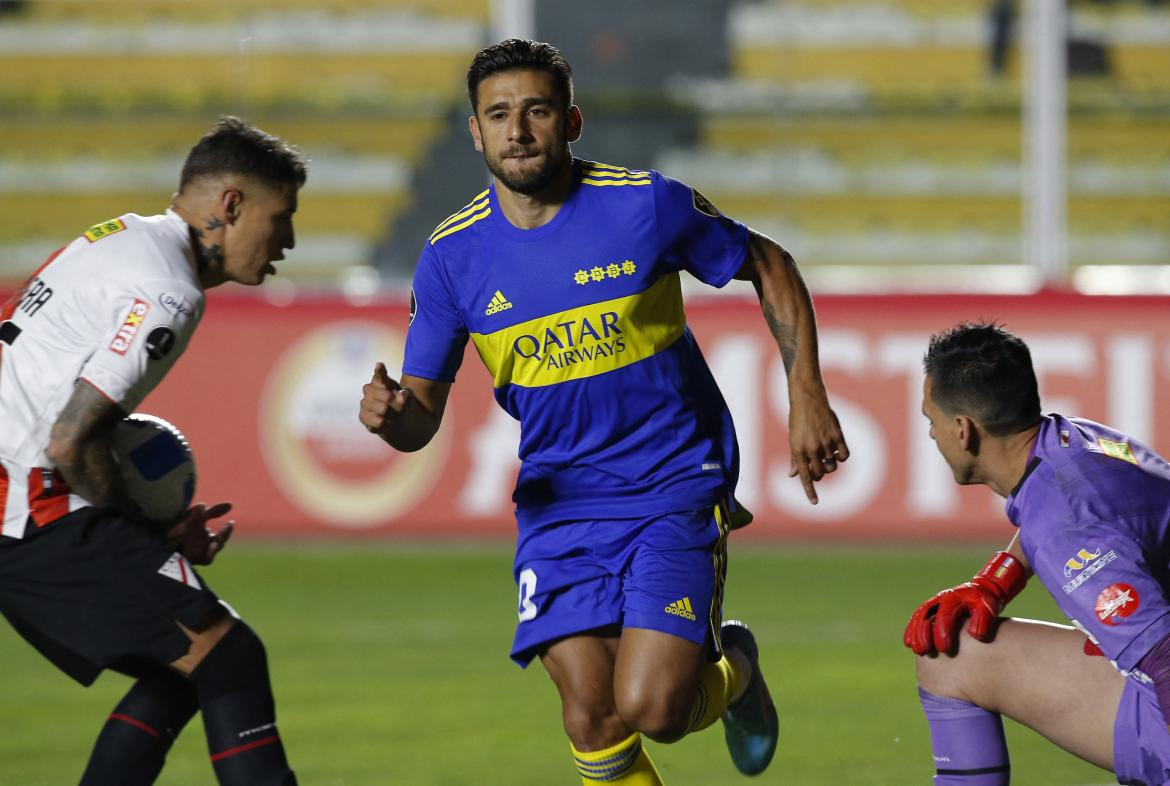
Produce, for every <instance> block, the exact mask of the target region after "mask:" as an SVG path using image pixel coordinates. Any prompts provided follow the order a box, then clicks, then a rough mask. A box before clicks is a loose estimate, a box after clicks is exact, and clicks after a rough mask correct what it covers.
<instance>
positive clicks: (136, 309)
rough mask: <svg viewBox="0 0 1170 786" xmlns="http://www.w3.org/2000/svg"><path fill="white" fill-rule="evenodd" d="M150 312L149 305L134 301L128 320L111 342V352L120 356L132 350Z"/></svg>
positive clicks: (127, 315) (123, 321)
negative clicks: (135, 338) (132, 345)
mask: <svg viewBox="0 0 1170 786" xmlns="http://www.w3.org/2000/svg"><path fill="white" fill-rule="evenodd" d="M149 311H150V304H149V303H147V302H146V301H145V300H141V299H139V298H135V299H134V305H133V306H131V307H130V311H129V312H128V313H127V314H126V318H125V319H124V320H122V326H121V327H120V328H118V333H117V335H115V336H114V340H113V341H111V342H110V350H111V351H113V352H116V353H117V354H119V355H125V354H126V350H128V349H130V345H131V344H133V343H134V337H135V336H137V335H138V331H139V330H140V329H141V328H142V322H143V320H145V319H146V315H147V313H149Z"/></svg>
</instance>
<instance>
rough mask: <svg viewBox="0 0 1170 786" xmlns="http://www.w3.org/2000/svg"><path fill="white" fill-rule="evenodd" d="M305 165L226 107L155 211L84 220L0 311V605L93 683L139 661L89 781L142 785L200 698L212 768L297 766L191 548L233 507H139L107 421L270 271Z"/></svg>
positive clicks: (217, 537) (225, 780)
mask: <svg viewBox="0 0 1170 786" xmlns="http://www.w3.org/2000/svg"><path fill="white" fill-rule="evenodd" d="M305 176H306V170H305V160H304V158H303V156H302V155H301V154H300V153H299V152H298V151H297V150H296V149H295V148H292V147H290V146H289V145H287V144H286V143H284V142H283V141H282V140H280V139H278V138H276V137H273V136H271V135H269V134H266V133H265V132H263V131H261V130H259V129H257V128H256V127H254V126H251V125H249V124H247V123H245V122H243V121H241V120H239V119H237V118H234V117H225V118H222V119H221V120H220V121H219V123H218V124H217V125H216V126H215V127H214V128H213V129H212V130H211V131H209V132H208V133H207V134H206V135H204V137H203V138H202V139H201V140H200V141H199V142H198V143H197V144H196V145H195V146H194V147H193V148H192V149H191V151H190V153H189V155H188V157H187V160H186V162H185V164H184V167H183V171H182V173H181V175H180V184H179V191H178V192H177V193H176V194H175V196H174V198H173V201H172V204H171V207H170V208H169V209H168V210H167V211H166V212H165V213H163V214H161V215H156V216H149V217H143V216H138V215H135V214H133V213H129V214H126V215H122V216H119V217H118V218H114V219H110V220H108V221H105V222H103V223H101V224H97V225H95V226H93V227H91V228H90V229H89V230H88V231H86V232H85V233H83V234H82V235H81V236H80V237H78V238H77V239H76V240H74V241H73V242H71V243H70V244H69V245H67V246H65V247H64V248H63V249H61V250H59V251H57V252H56V253H54V254H53V255H52V256H50V257H49V259H48V261H46V262H45V263H44V264H43V265H42V266H41V267H40V268H39V269H38V270H37V271H36V272H35V273H34V274H33V275H32V276H31V277H30V278H29V279H28V281H27V282H26V283H25V285H24V286H23V287H22V288H21V290H20V291H19V292H18V293H17V294H16V295H15V296H14V297H13V298H12V299H11V300H9V301H8V303H6V304H5V305H4V306H3V308H0V507H2V510H3V515H2V519H0V612H2V613H3V614H4V616H5V617H6V618H7V619H8V620H9V622H10V623H11V624H12V626H13V627H14V628H15V629H16V630H17V631H18V632H19V633H20V634H21V635H22V636H24V638H25V639H27V640H28V641H29V643H30V644H32V645H33V646H34V647H36V648H37V649H38V650H39V651H40V652H41V653H42V654H43V655H44V656H45V657H46V658H48V659H49V660H51V661H52V662H53V663H54V664H56V665H57V666H58V667H60V668H61V669H62V670H63V671H65V672H66V673H67V674H69V675H70V676H71V677H73V678H74V679H76V680H77V681H79V682H81V683H82V684H84V685H89V684H90V683H92V682H93V681H94V679H96V678H97V676H98V674H99V673H100V672H101V671H102V670H103V669H106V668H110V669H114V670H117V671H121V672H124V673H126V674H129V675H131V676H133V677H136V678H137V681H136V682H135V683H134V685H133V687H132V688H131V689H130V691H129V693H128V694H127V695H126V697H125V698H124V699H123V700H122V702H121V703H120V704H119V705H118V707H117V708H115V710H114V712H113V713H112V714H111V715H110V717H109V720H108V721H107V723H106V725H105V727H104V728H103V729H102V732H101V734H100V736H99V737H98V741H97V744H96V745H95V747H94V750H93V753H92V754H91V757H90V761H89V764H88V766H87V768H86V770H85V773H84V775H83V776H82V780H81V782H82V784H83V786H104V785H106V784H110V785H111V786H112V785H113V784H117V785H118V786H137V785H138V784H143V785H145V784H150V783H153V782H154V780H155V778H156V777H157V775H158V773H159V771H160V770H161V769H162V766H163V763H164V760H165V756H166V753H167V750H168V749H169V747H170V744H171V742H173V740H174V738H175V736H176V735H177V734H178V733H179V731H180V730H181V729H182V728H183V726H184V725H185V724H186V722H187V721H188V720H189V719H190V718H191V717H192V716H193V715H194V713H195V712H196V711H197V710H202V712H203V719H204V726H205V728H206V731H207V739H208V745H209V748H210V751H211V760H212V762H213V766H214V769H215V773H216V777H217V778H218V780H219V783H220V784H225V785H227V784H230V785H232V786H236V785H238V786H244V784H249V785H250V786H251V785H256V784H272V785H273V786H277V785H279V786H288V784H295V782H296V779H295V776H294V775H293V772H292V770H291V769H290V768H289V765H288V762H287V759H286V758H285V754H284V749H283V746H282V744H281V742H280V737H279V735H278V734H277V732H276V722H275V705H274V702H273V699H272V691H271V687H270V684H269V679H268V671H267V661H266V656H265V653H264V648H263V645H262V643H261V642H260V639H259V638H258V637H257V636H256V634H255V633H254V632H253V631H252V629H251V628H250V627H248V625H247V624H245V623H244V622H243V621H241V620H239V619H238V618H236V617H235V615H234V614H233V613H231V612H230V609H229V608H228V607H227V606H226V605H225V604H222V603H221V602H220V601H219V599H218V598H217V597H216V595H215V594H214V593H213V592H212V591H211V590H210V589H209V588H207V586H206V585H205V584H204V583H203V581H202V579H201V577H199V576H198V574H196V573H195V572H194V570H191V569H190V565H189V564H188V563H191V562H193V563H196V564H207V563H209V562H211V560H212V558H213V557H214V556H215V554H216V553H217V552H218V551H219V550H220V549H221V548H222V547H223V545H224V543H225V542H226V540H227V538H228V536H229V535H230V534H231V531H232V526H233V523H232V522H227V523H226V524H224V525H223V526H222V527H221V528H220V529H219V530H218V531H215V532H213V531H212V530H211V529H209V528H208V526H207V524H208V522H209V521H210V520H211V519H215V518H218V517H221V516H223V515H224V514H226V513H227V511H228V510H229V509H230V505H228V504H226V503H222V504H219V505H214V506H212V507H210V508H207V507H205V506H203V505H196V506H195V507H193V508H192V509H191V510H190V511H188V512H187V513H186V514H185V515H184V516H183V517H182V519H181V520H180V521H178V522H170V523H168V524H167V525H165V526H162V527H159V526H158V525H157V524H151V523H148V522H146V521H145V519H144V518H143V517H142V515H141V513H140V512H139V511H138V509H137V507H136V506H135V504H134V503H133V502H132V501H131V500H130V498H129V497H128V495H127V493H126V489H125V486H124V484H123V483H122V481H121V479H120V475H119V473H118V470H117V466H116V462H115V460H114V458H113V455H112V452H111V450H110V436H111V434H112V431H113V429H114V427H115V425H116V424H117V423H118V422H119V421H120V420H122V419H123V418H124V417H125V416H126V414H127V413H129V412H132V411H134V409H135V408H136V407H137V406H138V404H139V403H140V402H141V401H142V399H143V398H144V397H145V396H146V395H147V394H148V393H149V392H150V391H151V390H152V389H154V387H155V386H157V385H158V383H159V382H160V381H161V380H162V379H163V377H164V376H166V374H167V372H168V371H169V370H170V369H171V367H172V366H173V364H174V363H175V361H176V360H177V359H178V357H179V356H180V355H181V354H182V353H183V350H184V349H185V348H186V346H187V343H188V341H189V340H190V338H191V335H192V333H193V332H194V330H195V328H196V326H197V325H198V324H199V320H200V317H201V316H202V314H203V305H204V292H205V290H207V289H209V288H211V287H214V286H217V285H219V284H222V283H224V282H227V281H235V282H238V283H241V284H249V285H255V284H260V283H261V282H262V281H263V280H264V278H265V276H266V275H268V274H270V273H273V272H275V268H274V267H273V265H272V263H273V262H274V261H278V260H280V259H283V256H284V251H285V250H286V249H290V248H292V247H293V245H294V242H295V238H294V233H293V213H294V212H295V211H296V207H297V193H298V191H299V189H300V187H301V186H302V185H303V184H304V182H305ZM176 561H179V562H180V563H182V567H183V570H180V571H176V570H174V569H173V565H174V564H175V563H176ZM168 567H171V568H172V569H168Z"/></svg>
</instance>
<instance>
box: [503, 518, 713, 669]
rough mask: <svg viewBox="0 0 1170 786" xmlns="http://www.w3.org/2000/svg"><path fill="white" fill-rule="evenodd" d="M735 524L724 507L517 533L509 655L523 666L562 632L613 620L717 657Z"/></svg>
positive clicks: (565, 524)
mask: <svg viewBox="0 0 1170 786" xmlns="http://www.w3.org/2000/svg"><path fill="white" fill-rule="evenodd" d="M729 531H730V527H729V516H728V514H727V509H726V507H725V506H723V505H718V506H711V507H707V508H703V509H701V510H688V511H681V512H672V513H665V514H662V515H659V516H653V517H650V518H644V519H604V520H577V521H566V522H560V523H557V524H554V525H550V526H545V527H540V528H533V529H531V530H529V531H527V532H524V533H521V536H520V540H519V543H518V545H517V548H516V561H515V564H514V566H513V571H514V573H513V575H514V577H515V579H516V586H517V588H518V589H519V606H518V613H519V619H520V621H519V624H518V625H517V627H516V637H515V639H514V640H513V643H512V659H513V660H514V661H516V663H518V664H519V665H520V666H527V665H528V663H529V662H530V661H531V660H532V658H533V657H534V656H536V655H537V654H539V653H540V652H541V651H543V650H544V649H545V648H547V647H548V646H549V645H550V644H552V643H554V642H555V641H557V640H559V639H563V638H566V637H568V636H572V635H575V634H581V633H586V632H589V631H595V630H598V629H601V628H612V627H614V626H620V627H621V628H647V629H649V630H657V631H662V632H663V633H669V634H671V635H672V636H679V637H680V638H684V639H687V640H688V641H693V642H695V643H696V644H699V645H700V646H703V645H705V646H707V647H709V648H710V650H709V654H710V655H711V656H712V657H714V658H718V656H719V655H720V651H719V624H720V622H721V618H722V604H723V582H724V580H725V578H726V576H727V533H728V532H729Z"/></svg>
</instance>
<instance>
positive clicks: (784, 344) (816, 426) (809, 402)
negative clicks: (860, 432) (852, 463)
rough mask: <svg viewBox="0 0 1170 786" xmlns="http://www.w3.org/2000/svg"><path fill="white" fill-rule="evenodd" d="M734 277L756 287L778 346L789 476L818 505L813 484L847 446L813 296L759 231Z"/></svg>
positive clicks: (792, 266)
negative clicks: (833, 403)
mask: <svg viewBox="0 0 1170 786" xmlns="http://www.w3.org/2000/svg"><path fill="white" fill-rule="evenodd" d="M735 277H736V278H738V279H740V280H743V281H750V282H752V285H753V286H754V287H755V288H756V294H757V295H758V296H759V298H760V307H761V309H762V310H763V312H764V319H765V321H766V322H767V323H768V329H769V330H770V331H771V333H772V337H773V338H774V339H775V340H776V345H777V347H779V349H780V357H781V358H782V359H783V361H784V370H785V372H786V373H787V375H788V398H789V403H790V414H789V421H788V429H789V432H788V433H789V442H790V445H791V449H792V470H791V472H790V473H789V475H790V477H795V476H798V475H799V476H800V482H801V484H802V485H803V486H804V491H805V494H806V495H807V496H808V499H809V501H810V502H812V503H813V504H816V502H817V494H816V489H815V487H814V485H813V484H814V482H815V481H818V480H820V479H821V478H823V477H824V476H825V475H827V474H828V473H830V472H834V471H836V469H837V465H838V462H841V461H845V460H846V459H848V458H849V447H848V446H847V445H846V444H845V437H844V435H843V434H842V433H841V425H840V423H839V422H838V421H837V416H836V414H834V413H833V410H832V408H831V407H830V406H829V397H828V393H827V392H826V391H825V384H824V381H823V380H822V379H821V370H820V365H819V362H818V360H817V328H816V318H815V316H814V313H813V304H812V297H811V296H810V295H809V292H808V287H806V286H805V283H804V279H803V278H802V277H801V275H800V271H799V270H798V269H797V267H796V260H794V259H793V258H792V255H791V254H789V253H788V252H787V251H785V250H784V249H783V248H781V247H780V246H779V245H778V244H777V243H776V242H775V241H773V240H772V239H771V238H768V237H766V236H764V235H761V234H759V233H758V232H754V231H753V232H751V238H750V241H749V244H748V254H747V258H746V259H745V260H744V263H743V266H742V267H741V268H740V270H739V272H738V273H737V274H736V276H735Z"/></svg>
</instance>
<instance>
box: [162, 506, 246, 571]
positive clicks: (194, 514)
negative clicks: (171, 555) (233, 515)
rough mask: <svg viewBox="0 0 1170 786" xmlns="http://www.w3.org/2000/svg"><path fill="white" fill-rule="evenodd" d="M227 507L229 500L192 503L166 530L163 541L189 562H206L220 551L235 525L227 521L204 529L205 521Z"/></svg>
mask: <svg viewBox="0 0 1170 786" xmlns="http://www.w3.org/2000/svg"><path fill="white" fill-rule="evenodd" d="M231 509H232V505H231V503H230V502H220V503H217V504H215V505H212V506H211V507H207V506H206V505H204V504H203V503H200V504H198V505H194V506H192V507H191V508H190V509H189V510H188V511H187V512H186V513H185V514H183V518H181V519H179V523H177V524H175V525H174V526H173V527H171V528H170V529H169V530H167V534H166V538H167V542H168V543H171V544H172V545H174V547H175V549H176V550H178V552H179V553H180V554H182V555H183V556H184V557H186V558H187V559H189V560H190V561H191V562H192V564H195V565H210V564H211V562H212V560H214V559H215V555H216V554H218V553H219V552H221V551H223V547H224V546H225V545H226V544H227V542H228V538H230V537H231V536H232V532H233V531H234V530H235V528H236V522H235V521H231V520H229V521H227V522H226V523H225V524H224V525H223V526H222V527H220V528H219V530H218V531H215V532H213V531H212V530H211V529H210V528H208V526H207V523H208V522H209V521H211V520H212V519H217V518H219V517H220V516H224V515H226V514H227V513H228V511H230V510H231Z"/></svg>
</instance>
